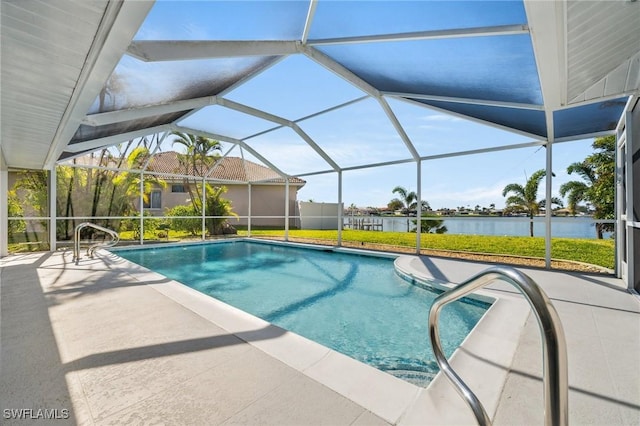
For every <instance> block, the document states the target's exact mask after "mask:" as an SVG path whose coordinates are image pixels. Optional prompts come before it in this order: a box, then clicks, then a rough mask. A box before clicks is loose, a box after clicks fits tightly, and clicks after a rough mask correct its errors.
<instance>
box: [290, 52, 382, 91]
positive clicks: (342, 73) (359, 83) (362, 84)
mask: <svg viewBox="0 0 640 426" xmlns="http://www.w3.org/2000/svg"><path fill="white" fill-rule="evenodd" d="M302 52H303V53H304V54H305V55H306V56H307V57H309V58H310V59H312V60H314V61H315V62H317V63H318V64H320V65H322V66H323V67H325V68H327V69H328V70H329V71H331V72H333V73H334V74H336V75H337V76H338V77H340V78H342V79H343V80H346V81H347V82H348V83H351V84H352V85H354V86H355V87H357V88H358V89H360V90H362V91H363V92H364V93H366V94H368V95H369V96H373V97H374V98H376V99H378V98H380V97H381V96H382V94H381V93H380V91H379V90H378V89H376V88H375V87H373V86H372V85H370V84H369V83H367V82H366V81H364V80H363V79H361V78H360V77H358V76H357V75H355V74H354V73H352V72H351V71H350V70H348V69H347V68H345V67H344V66H343V65H341V64H339V63H338V62H336V61H334V60H333V59H331V58H330V57H328V56H327V55H325V54H324V53H322V52H320V51H319V50H318V49H314V48H312V47H309V46H303V47H302Z"/></svg>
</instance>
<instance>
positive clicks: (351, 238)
mask: <svg viewBox="0 0 640 426" xmlns="http://www.w3.org/2000/svg"><path fill="white" fill-rule="evenodd" d="M239 233H240V234H241V235H246V231H239ZM251 235H252V236H282V235H284V231H283V230H252V231H251ZM289 236H291V237H296V238H309V239H319V240H333V241H336V240H337V238H338V232H337V231H312V230H297V229H296V230H289ZM342 240H343V241H345V242H346V241H348V242H364V243H372V244H387V245H393V246H401V247H415V241H416V234H414V233H407V232H376V231H352V230H344V231H343V232H342ZM420 246H421V248H423V249H433V250H453V251H462V252H474V253H489V254H503V255H515V256H526V257H537V258H543V259H544V256H545V244H544V238H542V237H502V236H488V235H453V234H422V236H421V239H420ZM551 257H552V258H553V259H562V260H573V261H578V262H584V263H589V264H592V265H598V266H604V267H605V268H610V269H613V267H614V262H615V259H614V241H613V240H611V239H607V240H596V239H578V238H553V239H552V243H551Z"/></svg>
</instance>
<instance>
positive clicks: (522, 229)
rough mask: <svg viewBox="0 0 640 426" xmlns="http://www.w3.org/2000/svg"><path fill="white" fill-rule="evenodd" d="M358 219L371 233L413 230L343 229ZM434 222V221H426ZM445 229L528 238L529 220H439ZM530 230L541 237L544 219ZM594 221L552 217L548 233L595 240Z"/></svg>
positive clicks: (396, 224)
mask: <svg viewBox="0 0 640 426" xmlns="http://www.w3.org/2000/svg"><path fill="white" fill-rule="evenodd" d="M351 219H353V220H358V221H362V222H363V223H365V224H367V223H368V222H369V223H372V224H374V227H372V228H371V229H373V230H378V231H379V230H382V231H385V232H407V220H408V221H409V227H410V229H415V227H416V226H415V224H414V223H413V221H414V220H415V218H406V217H384V216H382V217H378V216H355V217H353V218H352V217H345V222H344V223H345V229H349V226H348V225H349V223H350V222H349V221H350V220H351ZM429 219H433V218H429ZM442 221H443V224H444V226H446V227H447V234H466V235H501V236H528V235H529V218H527V217H490V216H489V217H487V216H485V217H482V216H480V217H479V216H472V217H447V218H443V219H442ZM533 221H534V223H533V231H534V235H535V236H536V237H543V236H544V227H545V225H544V217H536V218H534V220H533ZM595 223H596V221H595V220H594V219H593V218H592V217H589V216H577V217H553V218H552V219H551V232H552V234H553V236H554V237H558V238H596V227H595ZM381 228H382V229H381ZM611 234H612V233H610V232H607V233H605V234H604V237H605V238H610V237H611Z"/></svg>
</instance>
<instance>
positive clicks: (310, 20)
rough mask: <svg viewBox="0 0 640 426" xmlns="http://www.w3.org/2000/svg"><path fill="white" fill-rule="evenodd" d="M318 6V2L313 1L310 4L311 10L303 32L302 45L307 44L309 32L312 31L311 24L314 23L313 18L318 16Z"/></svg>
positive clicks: (308, 12)
mask: <svg viewBox="0 0 640 426" xmlns="http://www.w3.org/2000/svg"><path fill="white" fill-rule="evenodd" d="M317 6H318V1H317V0H311V1H310V2H309V10H308V11H307V19H306V21H305V23H304V30H303V31H302V40H301V41H302V43H306V42H307V39H308V38H309V32H310V31H311V24H312V23H313V17H314V16H315V14H316V7H317Z"/></svg>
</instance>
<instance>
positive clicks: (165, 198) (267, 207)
mask: <svg viewBox="0 0 640 426" xmlns="http://www.w3.org/2000/svg"><path fill="white" fill-rule="evenodd" d="M225 186H226V187H227V192H226V193H225V194H224V195H223V197H224V198H226V199H228V200H230V201H231V206H232V208H233V212H234V213H236V214H237V215H238V216H245V217H241V218H239V219H230V220H229V222H230V223H231V224H232V225H246V224H247V219H246V216H248V215H249V190H248V187H247V185H229V184H226V185H225ZM298 188H299V187H298V186H295V185H290V186H289V215H290V216H297V215H298V209H297V205H298V203H297V194H298ZM158 189H161V188H158ZM161 191H162V200H161V202H162V207H161V208H160V209H149V208H146V209H145V211H146V212H148V213H149V214H152V215H154V216H162V215H164V214H165V212H166V210H167V209H170V208H172V207H174V206H177V205H180V204H189V203H190V202H191V201H190V196H189V193H188V192H171V184H170V183H169V184H168V185H167V187H166V188H164V189H161ZM135 205H136V208H139V202H138V201H136V202H135ZM284 215H285V186H284V185H273V184H271V185H267V184H254V185H251V216H252V217H253V218H252V220H251V225H252V226H281V227H284V218H282V219H280V218H256V216H284ZM299 223H300V221H299V220H298V219H291V220H290V222H289V226H290V227H298V226H299Z"/></svg>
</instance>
